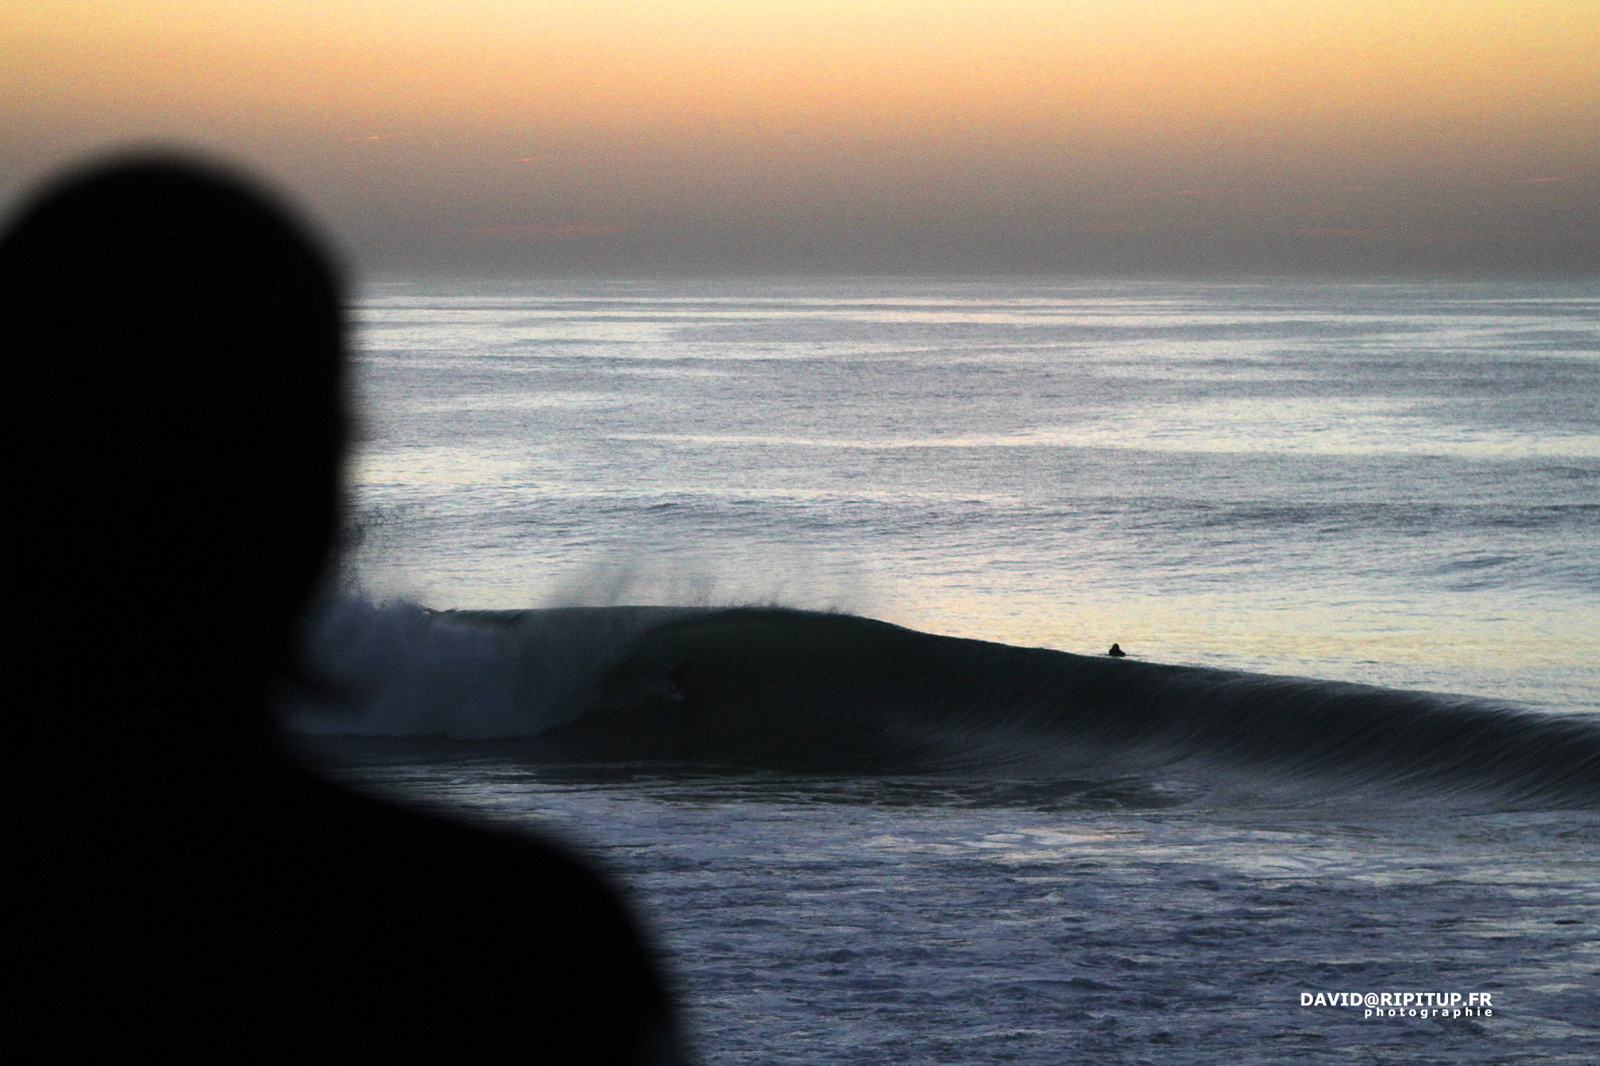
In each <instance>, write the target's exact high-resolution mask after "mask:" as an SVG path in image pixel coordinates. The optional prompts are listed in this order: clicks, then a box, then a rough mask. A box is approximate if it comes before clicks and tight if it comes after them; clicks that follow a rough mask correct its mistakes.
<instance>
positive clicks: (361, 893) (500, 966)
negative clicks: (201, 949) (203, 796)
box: [263, 773, 674, 1063]
mask: <svg viewBox="0 0 1600 1066" xmlns="http://www.w3.org/2000/svg"><path fill="white" fill-rule="evenodd" d="M284 780H285V786H286V787H285V788H284V789H283V791H282V793H281V794H282V796H283V799H282V801H281V802H280V804H279V813H280V814H281V815H282V818H281V819H274V821H275V822H276V825H275V829H274V834H275V837H276V839H275V840H274V841H273V847H272V848H271V849H270V850H271V852H274V853H275V857H274V861H275V862H276V863H277V869H276V870H274V871H272V873H271V874H270V876H271V877H272V879H273V880H275V881H277V882H278V883H279V885H280V891H279V895H278V898H279V899H281V900H283V901H285V903H287V904H288V905H287V906H285V907H284V908H283V912H282V913H281V914H280V915H279V916H278V917H277V921H278V922H280V923H282V924H284V925H285V926H287V927H288V928H286V929H285V930H284V932H285V933H286V934H291V935H286V936H285V937H283V938H282V939H279V938H277V937H275V936H269V937H267V938H266V942H265V943H264V944H263V947H264V949H265V951H266V952H267V953H268V954H269V955H270V956H271V962H270V965H271V967H272V968H274V969H276V970H277V972H278V977H279V980H280V982H281V985H280V987H289V988H294V989H296V993H295V998H296V999H297V1000H298V1002H297V1003H295V1004H294V1010H293V1011H292V1012H291V1013H290V1015H289V1017H290V1018H293V1019H296V1020H294V1021H290V1022H289V1026H290V1028H291V1029H292V1030H297V1032H296V1037H297V1038H298V1039H304V1040H309V1041H312V1042H314V1043H316V1044H318V1045H319V1046H324V1047H331V1046H340V1047H347V1048H348V1049H349V1051H350V1052H351V1053H352V1054H360V1055H367V1054H370V1053H371V1052H372V1051H373V1050H374V1049H375V1048H387V1049H390V1050H391V1051H392V1052H394V1053H400V1054H414V1053H415V1052H416V1051H418V1050H419V1049H430V1050H431V1051H432V1052H434V1053H437V1054H440V1055H443V1056H445V1057H447V1058H456V1059H460V1058H461V1057H462V1056H463V1052H464V1051H465V1050H466V1049H467V1048H470V1049H471V1051H470V1053H469V1054H467V1055H466V1057H467V1058H470V1059H473V1060H475V1061H496V1060H498V1059H500V1058H502V1057H504V1058H507V1059H510V1058H520V1059H521V1060H522V1061H537V1060H539V1059H540V1058H546V1057H549V1056H550V1055H552V1054H553V1053H555V1052H557V1051H558V1050H559V1051H561V1052H562V1054H563V1055H565V1056H570V1059H569V1061H574V1062H578V1061H582V1062H606V1063H610V1062H616V1063H633V1062H641V1063H642V1062H668V1061H674V1060H673V1058H672V1057H671V1056H669V1055H667V1054H666V1052H667V1050H668V1048H669V1047H670V1046H671V1036H672V1034H671V1031H670V1014H669V1007H668V1003H667V1002H666V1000H665V998H664V995H663V993H662V991H661V984H660V981H659V978H658V977H657V975H656V974H655V973H654V967H653V966H652V964H651V960H650V958H649V957H648V955H647V954H646V952H645V949H644V946H643V944H642V943H641V941H640V939H639V936H638V934H637V933H636V932H635V928H634V924H633V922H632V921H631V919H630V917H629V915H628V914H627V913H626V911H625V910H624V908H623V905H622V904H621V902H620V901H619V899H618V897H617V895H616V893H615V892H614V891H613V890H612V889H611V887H610V886H608V885H607V884H605V883H604V882H603V881H602V880H601V879H600V878H599V877H598V876H597V875H596V874H595V873H593V872H591V871H590V870H588V869H586V868H585V867H584V866H582V865H580V864H579V863H577V862H576V861H574V860H573V859H572V858H570V857H569V856H568V855H566V854H565V853H564V852H562V851H561V850H559V849H557V848H555V847H553V846H551V845H549V844H546V843H543V842H539V841H534V840H531V839H529V838H526V837H523V836H520V835H517V834H514V833H510V832H500V831H494V830H490V829H486V828H483V827H481V826H469V825H462V824H460V823H458V822H454V821H450V820H447V819H445V818H443V817H439V816H434V815H429V814H425V813H420V812H417V811H412V810H407V809H404V808H400V807H396V806H393V805H391V804H387V803H382V802H379V801H376V800H371V799H367V798H364V797H361V796H355V795H351V794H349V793H347V792H344V791H342V790H340V789H338V788H335V787H333V786H331V785H328V784H326V783H324V782H321V781H319V780H316V779H314V778H312V777H310V776H309V775H304V774H299V773H290V774H289V775H286V777H285V779H284ZM307 934H311V935H307ZM274 941H276V943H277V946H276V947H275V946H274ZM286 944H287V945H292V946H291V947H290V948H288V949H287V950H285V949H284V947H283V945H286ZM530 1056H531V1059H530Z"/></svg>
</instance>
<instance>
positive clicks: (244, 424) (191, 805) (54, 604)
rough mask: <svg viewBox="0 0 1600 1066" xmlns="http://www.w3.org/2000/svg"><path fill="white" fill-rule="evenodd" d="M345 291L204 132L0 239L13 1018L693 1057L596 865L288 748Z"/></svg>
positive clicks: (87, 179) (57, 200)
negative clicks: (379, 787)
mask: <svg viewBox="0 0 1600 1066" xmlns="http://www.w3.org/2000/svg"><path fill="white" fill-rule="evenodd" d="M340 299H341V298H340V290H339V286H338V284H337V283H336V277H335V275H334V273H333V271H332V270H331V269H330V266H329V264H328V263H327V262H326V261H325V259H324V258H323V256H322V255H321V254H320V253H319V252H318V250H317V248H316V245H315V244H314V242H313V241H312V240H310V239H309V238H308V236H307V234H306V233H305V232H304V231H303V230H302V229H301V227H300V226H299V224H297V223H296V222H294V221H293V220H292V219H291V217H290V215H289V214H287V213H286V212H285V211H284V210H283V209H282V208H281V207H279V206H278V205H277V204H276V203H275V202H274V201H273V200H272V199H271V198H270V197H268V196H266V195H264V194H262V193H261V192H259V191H257V190H255V189H253V188H251V187H250V186H249V185H247V184H245V183H242V182H240V181H239V180H237V179H235V178H233V177H229V176H227V175H225V174H223V173H221V172H219V171H217V170H213V169H211V168H209V167H208V166H204V165H199V164H193V163H185V162H181V161H172V160H160V159H135V160H124V161H121V162H113V163H110V164H106V165H102V166H99V167H96V168H93V169H90V170H86V171H83V172H79V173H77V174H74V175H70V176H68V177H67V178H65V179H63V180H62V181H60V182H58V183H57V184H55V185H54V186H53V187H51V188H48V189H47V190H45V191H44V192H43V194H42V195H40V196H39V197H37V198H36V199H34V200H33V201H32V202H31V203H29V204H26V205H24V209H23V210H22V211H21V213H20V215H18V216H17V217H16V218H15V219H14V222H13V224H12V225H11V226H10V227H9V230H8V232H6V233H5V235H4V238H3V241H0V345H3V353H4V365H5V372H6V375H7V378H8V381H7V386H8V387H7V389H6V398H5V405H6V409H5V422H6V430H5V432H6V445H7V446H6V454H7V460H8V476H7V482H6V486H5V491H6V497H7V503H8V507H7V511H8V514H9V517H8V519H7V524H8V527H9V534H10V535H9V538H8V539H9V544H10V550H9V552H8V554H7V559H6V566H5V605H6V620H5V624H6V629H7V636H6V641H5V660H6V662H5V668H6V674H7V691H8V695H9V698H10V703H11V711H10V720H11V726H12V729H11V743H12V755H13V758H12V760H11V761H12V763H13V764H14V765H15V766H16V767H17V770H16V772H14V773H13V774H12V776H11V780H12V784H13V788H12V792H13V815H14V820H15V824H16V825H17V827H18V828H17V831H16V832H15V834H14V836H13V848H12V849H11V850H10V854H9V855H8V857H7V865H8V866H9V868H10V873H8V875H7V878H8V881H9V883H10V885H11V887H12V889H13V892H12V893H11V894H10V895H11V899H12V902H11V904H9V906H10V907H11V908H12V919H13V922H12V924H13V938H12V939H13V940H14V941H15V946H14V950H12V951H11V952H10V955H9V958H10V965H11V969H12V971H13V975H14V979H13V982H12V984H13V989H14V993H13V997H12V1000H11V1002H10V1004H9V1006H10V1008H11V1011H12V1016H13V1018H14V1019H18V1021H19V1023H20V1024H18V1025H14V1026H13V1029H12V1034H11V1043H12V1045H13V1050H15V1049H16V1047H17V1046H19V1045H20V1046H31V1047H32V1048H33V1049H34V1053H35V1054H38V1055H39V1057H40V1058H42V1059H45V1060H48V1061H123V1060H126V1059H131V1058H133V1057H134V1055H135V1054H136V1053H137V1052H140V1051H147V1052H149V1053H151V1054H154V1055H158V1056H160V1059H161V1060H164V1061H189V1060H204V1061H217V1062H231V1061H241V1060H245V1059H264V1060H268V1061H273V1060H277V1061H289V1060H293V1061H316V1060H324V1059H330V1060H331V1059H339V1060H343V1061H362V1060H368V1059H371V1060H377V1061H382V1060H383V1059H385V1058H388V1059H391V1060H393V1061H400V1060H401V1059H405V1060H411V1059H423V1060H430V1059H431V1060H433V1061H438V1062H499V1061H518V1062H534V1063H630V1064H633V1063H641V1064H642V1063H670V1062H678V1061H680V1057H681V1056H680V1052H679V1050H678V1048H677V1043H676V1036H675V1029H674V1023H673V1010H672V1005H671V1003H670V1001H669V997H668V995H667V994H666V992H665V991H664V986H663V982H662V980H661V977H660V975H659V973H658V971H657V968H656V965H655V963H654V962H653V960H652V958H651V956H650V955H649V953H648V952H647V950H646V948H645V946H644V944H643V942H642V940H641V937H640V934H639V932H638V931H637V929H636V927H635V925H634V923H633V921H632V920H631V919H630V917H629V915H628V914H627V912H626V910H625V908H624V906H623V905H622V904H621V902H620V901H619V899H618V896H617V895H616V893H615V892H614V891H612V890H611V889H610V888H609V887H607V885H606V884H604V883H603V882H602V880H601V879H600V878H599V877H597V876H596V875H595V874H594V873H592V872H591V871H589V870H588V869H587V868H585V867H584V866H583V865H582V864H580V863H579V862H578V861H575V860H574V859H573V858H572V857H570V856H568V855H567V854H565V853H564V852H563V851H561V850H559V849H557V848H555V847H553V846H551V845H549V844H547V843H543V842H540V841H537V840H534V839H530V838H527V837H523V836H519V835H514V834H512V833H509V832H500V831H492V830H489V829H485V828H479V827H473V826H470V825H466V824H460V823H457V822H454V821H451V820H448V819H446V818H444V817H439V816H433V815H429V814H425V813H419V812H417V811H412V810H407V809H402V808H400V807H397V806H393V805H389V804H385V803H382V802H379V801H377V800H374V799H368V798H363V797H361V796H358V795H354V794H351V793H349V792H347V791H345V790H342V789H340V788H338V787H336V786H335V785H333V784H331V783H328V782H326V781H324V780H322V779H320V778H318V777H317V776H315V775H314V774H313V773H311V772H308V771H306V770H305V769H302V768H301V767H300V766H299V765H298V764H297V763H296V762H295V761H294V760H293V759H291V758H288V757H287V756H286V755H285V754H284V752H283V750H282V749H281V747H280V741H279V738H278V735H277V733H276V731H275V725H274V717H273V704H274V700H275V699H276V698H277V695H278V693H279V692H280V690H281V687H282V686H283V684H284V682H285V679H286V678H288V677H290V676H291V674H292V673H293V672H294V665H295V659H296V625H297V620H298V618H299V617H300V615H301V613H302V611H303V610H304V609H305V607H306V604H307V602H308V598H309V597H310V596H311V594H312V592H313V589H314V588H315V587H316V585H317V583H318V581H319V577H320V575H321V574H322V572H323V570H324V568H325V566H326V565H327V563H328V556H329V553H330V546H331V545H332V543H333V541H334V539H335V530H336V525H337V522H338V517H339V497H340V476H341V462H342V456H343V449H344V444H345V442H346V439H347V433H348V424H347V418H346V412H345V405H344V381H343V374H344V357H343V350H344V336H343V329H344V327H343V323H342V313H341V303H340ZM23 1032H26V1033H27V1034H28V1036H27V1038H26V1039H24V1038H23V1036H22V1035H21V1034H22V1033H23Z"/></svg>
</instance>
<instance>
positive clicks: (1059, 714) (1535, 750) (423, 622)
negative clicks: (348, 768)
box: [292, 605, 1600, 808]
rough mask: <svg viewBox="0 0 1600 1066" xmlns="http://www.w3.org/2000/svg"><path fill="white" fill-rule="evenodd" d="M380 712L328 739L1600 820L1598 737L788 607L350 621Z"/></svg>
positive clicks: (330, 726) (369, 613)
mask: <svg viewBox="0 0 1600 1066" xmlns="http://www.w3.org/2000/svg"><path fill="white" fill-rule="evenodd" d="M341 609H342V610H344V611H345V612H346V613H345V614H344V615H342V616H340V615H335V616H332V621H330V622H329V623H327V624H325V625H324V627H323V631H322V635H321V641H322V644H321V649H322V654H321V658H323V659H324V660H325V661H339V662H342V663H345V664H346V665H345V666H344V667H342V669H343V670H344V671H345V673H346V675H347V676H346V677H345V678H343V679H341V681H342V683H343V684H345V685H346V687H347V688H353V689H356V690H360V689H362V686H363V682H362V681H361V680H360V679H361V678H362V677H365V678H367V680H366V682H365V683H364V684H365V688H366V691H368V692H369V695H368V697H367V698H366V700H365V702H364V703H362V704H361V705H360V706H358V708H357V709H356V710H354V711H352V712H348V713H346V714H344V715H330V714H328V713H325V712H321V711H302V712H300V714H299V715H298V717H297V718H296V719H295V720H294V721H293V723H292V724H293V725H294V726H295V727H296V728H301V729H304V730H306V731H311V732H322V733H347V734H360V735H385V736H405V735H410V736H419V735H436V736H447V737H458V738H487V737H507V738H509V737H519V738H526V741H527V744H526V752H527V754H528V756H529V757H530V758H535V759H547V760H560V761H584V762H618V761H658V762H679V763H691V764H699V765H708V766H726V767H747V768H770V769H784V770H802V771H825V772H845V773H850V772H895V773H921V772H938V771H1004V772H1006V773H1009V774H1017V775H1021V776H1029V777H1032V776H1045V777H1051V776H1062V775H1071V774H1075V773H1080V772H1083V771H1091V772H1094V773H1098V774H1104V773H1108V772H1109V773H1119V772H1141V771H1146V772H1148V771H1153V770H1157V769H1160V770H1163V771H1173V772H1181V771H1182V770H1183V769H1184V768H1186V767H1187V768H1194V769H1195V770H1204V771H1207V772H1212V773H1214V772H1216V771H1218V770H1221V771H1222V772H1224V773H1226V774H1228V775H1230V776H1232V777H1233V778H1235V779H1238V778H1240V777H1242V776H1251V777H1254V778H1256V779H1259V780H1262V781H1270V780H1290V781H1302V782H1308V783H1309V782H1320V783H1322V784H1323V785H1324V786H1333V787H1339V788H1348V787H1360V786H1373V787H1377V788H1381V789H1403V790H1408V791H1421V792H1425V793H1438V792H1440V791H1446V792H1474V793H1485V794H1489V795H1493V796H1496V797H1498V798H1500V799H1502V800H1511V801H1515V802H1516V803H1518V804H1519V805H1522V804H1534V805H1553V806H1578V807H1596V808H1600V723H1597V722H1595V721H1593V720H1590V719H1588V718H1585V717H1583V716H1577V715H1558V714H1550V713H1545V712H1539V711H1534V710H1529V709H1526V708H1520V707H1516V706H1512V705H1507V704H1498V703H1493V702H1490V701H1485V700H1479V699H1473V698H1470V697H1465V696H1448V695H1440V694H1436V693H1426V692H1405V691H1396V690H1392V689H1383V688H1377V687H1373V686H1368V685H1357V684H1350V683H1345V682H1333V681H1318V680H1313V679H1308V678H1297V677H1281V676H1271V675H1261V674H1247V673H1241V672H1235V671H1226V670H1217V669H1211V668H1205V667H1188V666H1167V665H1162V664H1157V663H1146V662H1139V661H1133V660H1127V659H1121V660H1118V659H1111V658H1107V657H1104V656H1084V655H1074V654H1071V653H1068V652H1059V651H1051V650H1047V649H1042V648H1017V647H1012V646H1009V645H1003V644H995V643H990V642H985V641H977V640H966V639H961V638H956V637H941V636H933V635H930V634H926V633H918V632H915V631H912V630H909V629H904V628H901V627H899V626H894V625H890V624H888V623H885V622H877V621H873V620H871V619H866V618H859V617H855V616H851V615H844V614H828V613H819V612H808V611H797V610H788V609H782V608H729V609H705V608H700V609H691V608H681V609H680V608H648V607H617V608H564V609H553V610H547V611H519V612H429V611H424V610H423V609H421V608H414V607H413V608H381V609H380V608H372V607H370V606H363V605H357V606H353V607H345V608H341Z"/></svg>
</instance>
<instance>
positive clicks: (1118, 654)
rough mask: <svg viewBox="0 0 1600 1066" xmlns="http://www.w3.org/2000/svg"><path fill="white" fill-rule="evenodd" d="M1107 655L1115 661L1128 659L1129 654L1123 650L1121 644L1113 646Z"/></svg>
mask: <svg viewBox="0 0 1600 1066" xmlns="http://www.w3.org/2000/svg"><path fill="white" fill-rule="evenodd" d="M1106 654H1107V655H1109V656H1111V657H1112V658H1113V659H1126V658H1127V657H1128V653H1127V652H1125V651H1123V650H1122V645H1121V644H1113V645H1111V650H1110V651H1108V652H1106Z"/></svg>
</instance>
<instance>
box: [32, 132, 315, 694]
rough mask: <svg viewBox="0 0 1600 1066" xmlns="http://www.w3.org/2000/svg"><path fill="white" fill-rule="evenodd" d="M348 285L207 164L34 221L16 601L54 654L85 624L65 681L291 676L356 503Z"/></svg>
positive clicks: (77, 198) (98, 184)
mask: <svg viewBox="0 0 1600 1066" xmlns="http://www.w3.org/2000/svg"><path fill="white" fill-rule="evenodd" d="M340 296H341V294H340V291H339V286H338V284H337V283H336V280H335V276H334V273H333V271H332V269H331V268H330V266H329V264H328V262H327V260H326V259H325V258H324V257H323V255H322V254H321V253H320V252H319V251H318V250H317V248H316V247H315V245H314V244H313V243H312V242H311V240H309V239H308V237H307V235H306V233H305V232H304V231H303V229H302V228H301V226H300V225H299V224H298V223H297V222H295V221H294V220H293V219H292V218H291V217H290V216H289V215H288V214H287V213H286V212H285V211H284V209H283V208H281V207H280V206H278V205H277V204H276V203H275V202H274V201H273V200H272V199H270V198H269V197H267V196H265V195H263V194H262V193H261V192H260V191H258V190H256V189H255V188H253V187H251V186H250V185H248V184H246V183H244V182H242V181H240V180H239V179H237V178H234V177H231V176H229V175H226V174H223V173H221V172H219V171H216V170H213V169H211V168H209V167H205V166H200V165H196V164H192V163H186V162H173V161H166V160H148V159H145V160H133V161H127V162H122V163H116V164H113V165H109V166H103V167H99V168H95V169H92V170H88V171H85V172H80V173H76V174H73V175H70V176H68V177H67V178H66V179H65V180H62V181H60V182H59V183H57V184H55V185H54V186H52V187H50V188H48V189H46V190H45V191H44V192H43V194H42V195H40V196H39V197H38V198H37V199H35V200H34V201H33V202H32V203H31V204H30V205H27V206H26V208H25V210H24V211H23V212H22V213H21V215H20V216H19V217H17V218H16V219H15V221H14V224H13V225H12V226H11V227H10V230H9V232H7V233H6V234H5V236H4V239H3V241H0V347H3V357H4V360H5V367H6V374H7V377H8V381H7V388H6V394H7V395H6V401H5V402H6V408H7V410H6V417H7V422H8V428H7V435H8V437H10V439H11V445H10V448H9V449H8V450H9V451H10V462H11V464H12V466H13V472H12V477H11V479H10V480H11V484H10V486H8V488H9V495H10V500H9V501H8V502H9V505H10V506H9V508H8V509H9V510H10V512H11V516H12V517H11V519H10V521H11V522H12V523H14V529H13V532H14V534H15V535H14V536H13V538H12V540H13V544H14V554H13V556H12V558H11V559H9V560H8V562H7V569H8V573H7V579H6V583H7V599H8V601H10V602H9V606H10V609H11V611H12V613H13V620H14V624H16V625H18V627H19V629H26V630H28V631H29V632H30V633H32V634H33V635H32V636H30V637H29V638H28V639H26V640H24V641H23V645H24V646H30V647H32V648H33V650H34V652H36V653H38V652H40V651H41V649H42V650H43V651H44V652H48V653H49V655H50V656H54V657H57V658H61V659H62V660H63V661H65V660H66V659H67V658H68V657H69V649H68V648H67V647H66V644H67V643H70V641H71V640H72V639H74V634H75V633H76V634H77V635H78V637H79V638H80V639H81V642H82V647H81V659H80V667H79V669H78V671H77V675H76V678H65V679H64V680H66V681H68V682H71V681H73V680H75V679H76V680H81V679H83V678H85V677H87V678H89V679H90V683H91V684H93V683H94V682H93V679H94V677H95V676H96V672H97V671H98V672H100V673H101V674H103V675H104V679H103V680H106V683H107V684H111V685H113V686H115V685H116V684H118V683H119V682H118V680H117V679H119V678H120V679H122V680H123V681H127V680H130V679H132V678H134V677H138V678H142V679H143V680H142V682H139V683H146V684H148V683H150V682H166V681H170V680H171V679H173V678H174V677H183V678H187V679H190V680H198V681H200V683H202V684H208V683H211V682H215V681H219V680H220V681H222V682H223V683H225V684H233V685H234V686H235V687H236V690H237V691H240V692H241V694H243V693H244V692H245V691H247V690H248V691H251V692H254V693H259V692H260V691H262V686H263V685H264V684H266V683H269V682H270V680H271V679H274V678H276V677H278V676H281V674H282V673H283V672H284V670H285V669H286V668H287V667H288V664H289V662H290V657H291V654H292V648H293V641H294V627H295V621H296V618H297V616H298V614H299V612H300V611H301V610H302V608H303V606H304V604H305V602H306V599H307V597H308V595H309V593H310V592H311V590H312V589H313V587H314V585H315V583H316V582H317V580H318V576H319V574H320V573H321V571H322V569H323V566H324V564H325V561H326V559H327V556H328V552H329V548H330V545H331V542H332V538H333V534H334V530H335V523H336V520H337V515H338V495H339V476H340V467H341V453H342V449H343V445H344V439H345V415H344V403H343V383H342V375H343V358H342V348H343V327H342V322H341V311H340ZM19 612H20V613H21V614H22V615H23V616H24V618H25V620H24V621H22V622H15V619H16V617H17V615H18V613H19Z"/></svg>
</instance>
